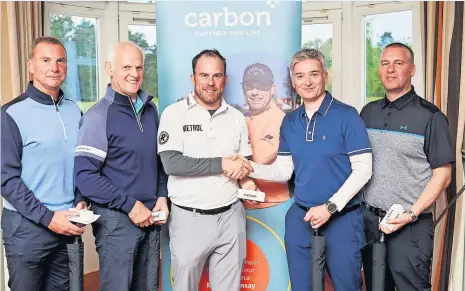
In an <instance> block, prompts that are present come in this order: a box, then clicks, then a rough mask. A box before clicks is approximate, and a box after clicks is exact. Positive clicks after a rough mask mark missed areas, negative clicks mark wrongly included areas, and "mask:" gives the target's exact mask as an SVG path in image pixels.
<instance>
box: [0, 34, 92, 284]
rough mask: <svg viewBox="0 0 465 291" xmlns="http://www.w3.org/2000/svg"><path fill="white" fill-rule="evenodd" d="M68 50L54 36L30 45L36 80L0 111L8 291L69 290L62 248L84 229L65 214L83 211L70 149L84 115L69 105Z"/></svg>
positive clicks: (3, 220)
mask: <svg viewBox="0 0 465 291" xmlns="http://www.w3.org/2000/svg"><path fill="white" fill-rule="evenodd" d="M66 64H67V63H66V50H65V47H64V46H63V43H62V42H61V41H60V40H58V39H56V38H53V37H48V36H46V37H39V38H37V39H36V40H34V42H33V44H32V48H31V53H30V56H29V60H28V69H29V72H30V73H32V74H33V80H32V82H30V83H29V85H28V87H27V89H26V92H24V93H23V94H22V95H21V96H19V97H17V98H15V99H13V100H12V101H10V102H8V103H7V104H5V105H3V106H2V113H1V115H2V122H1V125H2V131H1V137H2V147H1V148H2V158H1V167H2V196H3V203H4V208H3V213H2V230H3V233H2V238H3V243H4V245H5V253H6V258H7V266H8V272H9V275H10V278H9V281H8V286H9V287H10V289H11V291H26V290H27V291H39V290H41V291H52V290H57V291H63V290H68V288H69V265H68V264H69V259H68V253H67V250H66V244H67V243H71V242H72V241H73V236H75V235H81V234H82V233H83V231H84V230H83V229H82V228H80V227H77V226H76V225H73V224H72V223H71V222H70V221H69V219H68V216H70V215H74V214H75V213H73V212H71V211H69V208H71V207H73V200H74V205H76V208H77V209H83V208H86V207H87V205H86V202H84V201H83V199H82V197H81V196H77V197H75V195H74V186H73V158H74V154H73V152H74V146H75V144H76V138H77V134H78V126H79V119H80V118H81V110H79V108H78V107H77V105H76V103H74V102H73V101H71V100H69V99H67V98H66V97H65V96H64V94H63V91H62V90H60V86H61V84H63V82H64V81H65V78H66V67H67V66H66Z"/></svg>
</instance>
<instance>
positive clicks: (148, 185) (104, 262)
mask: <svg viewBox="0 0 465 291" xmlns="http://www.w3.org/2000/svg"><path fill="white" fill-rule="evenodd" d="M105 70H106V72H107V74H108V75H109V76H110V78H111V84H110V85H109V86H108V87H107V92H106V94H105V96H104V97H103V98H102V99H101V100H100V101H99V102H98V103H97V104H96V105H95V106H94V107H92V108H91V109H89V111H88V112H87V113H86V114H84V116H83V118H82V120H81V127H80V130H79V137H78V142H77V147H76V151H75V152H76V156H75V160H74V165H75V183H76V186H77V188H78V189H79V190H80V192H81V193H82V194H83V195H84V196H86V197H88V198H89V199H90V200H91V201H92V202H91V209H92V210H93V211H94V212H95V213H96V214H99V215H101V217H100V218H99V219H98V220H97V221H96V222H95V223H94V224H93V231H94V236H95V243H96V246H97V252H98V254H99V262H100V290H112V291H119V290H121V291H127V290H158V267H159V266H158V262H159V257H160V252H159V251H160V227H159V225H157V224H164V223H165V222H166V220H164V221H159V222H157V223H156V224H155V223H154V219H153V218H152V211H158V210H163V211H165V212H166V213H167V214H168V206H167V198H166V197H167V193H168V191H167V187H166V183H167V176H166V174H165V172H164V171H163V167H162V164H161V162H160V160H159V158H158V156H157V134H156V133H157V130H158V112H157V107H156V106H155V104H154V103H153V102H152V96H149V95H147V94H146V93H144V92H143V91H142V90H140V87H141V85H142V82H143V76H144V54H143V51H142V49H141V48H140V47H138V46H137V45H136V44H134V43H132V42H122V43H119V44H118V45H116V47H115V48H114V49H113V50H112V51H111V53H110V55H109V60H108V61H107V62H106V64H105Z"/></svg>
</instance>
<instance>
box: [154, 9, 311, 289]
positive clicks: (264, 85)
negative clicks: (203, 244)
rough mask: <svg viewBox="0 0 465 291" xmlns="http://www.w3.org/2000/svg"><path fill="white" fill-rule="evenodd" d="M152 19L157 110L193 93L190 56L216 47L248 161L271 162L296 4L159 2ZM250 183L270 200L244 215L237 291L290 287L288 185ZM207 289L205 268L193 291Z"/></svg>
mask: <svg viewBox="0 0 465 291" xmlns="http://www.w3.org/2000/svg"><path fill="white" fill-rule="evenodd" d="M156 19H157V43H158V47H157V66H158V96H159V105H160V111H162V110H163V109H164V108H166V107H167V106H168V105H170V104H172V103H174V102H176V101H178V100H181V99H183V98H185V97H186V96H187V95H188V94H189V92H190V91H192V89H193V85H192V83H191V79H190V75H191V74H192V58H193V57H194V56H195V55H196V54H197V53H199V52H200V51H201V50H203V49H210V48H215V49H217V50H219V51H220V53H221V54H222V55H223V56H224V57H225V58H226V61H227V75H228V81H227V84H226V88H225V92H224V99H225V100H226V102H227V103H229V104H230V105H232V106H234V107H235V108H237V109H239V110H240V111H242V112H243V113H244V115H245V117H244V118H245V119H246V121H247V125H248V129H249V134H250V141H251V145H252V151H253V157H252V158H253V160H254V161H256V162H259V163H263V164H267V163H272V162H273V161H274V159H275V158H276V153H277V150H278V145H279V127H280V125H281V122H282V120H283V118H284V115H285V113H286V112H289V111H291V110H293V109H294V108H295V106H296V105H295V95H294V91H293V90H292V86H291V83H290V80H289V72H288V64H289V61H290V58H291V56H292V54H293V53H294V52H295V51H297V50H298V49H299V48H300V44H301V19H302V3H301V2H300V1H195V2H193V1H192V2H191V1H157V2H156ZM225 130H227V129H225ZM256 183H257V186H258V188H259V189H260V190H261V191H263V192H265V193H266V196H267V201H268V202H267V203H262V204H261V205H260V206H258V207H254V209H248V210H247V258H246V262H245V264H244V269H243V273H242V280H241V286H242V288H241V290H243V291H245V290H257V291H284V290H290V281H289V273H288V269H287V261H286V253H285V247H284V218H285V215H286V212H287V210H288V209H289V207H290V205H291V204H292V203H293V199H292V198H291V197H290V196H291V195H290V194H289V190H288V185H287V184H276V183H269V182H265V181H256ZM198 235H202V234H198ZM162 240H163V241H162V260H163V265H162V288H163V291H171V290H172V287H173V279H172V270H171V264H170V251H169V237H168V233H167V228H166V227H164V229H163V234H162ZM186 244H189V242H186ZM208 290H211V287H210V284H209V282H208V267H206V268H205V271H204V273H203V275H202V278H201V282H200V286H199V291H208Z"/></svg>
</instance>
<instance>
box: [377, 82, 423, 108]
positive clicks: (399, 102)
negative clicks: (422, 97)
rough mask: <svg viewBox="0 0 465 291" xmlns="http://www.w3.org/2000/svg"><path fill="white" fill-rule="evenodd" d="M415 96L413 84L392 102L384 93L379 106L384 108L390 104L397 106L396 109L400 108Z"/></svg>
mask: <svg viewBox="0 0 465 291" xmlns="http://www.w3.org/2000/svg"><path fill="white" fill-rule="evenodd" d="M415 96H417V93H415V88H413V86H412V88H411V89H410V91H408V92H407V93H405V94H404V95H402V96H401V97H399V98H397V99H396V100H395V101H394V102H391V101H389V99H387V97H386V94H384V99H383V102H381V106H382V108H383V109H384V108H386V106H388V105H389V104H392V105H393V106H394V107H395V108H397V109H398V110H401V109H402V108H404V107H405V105H407V104H408V103H410V101H412V100H413V98H415Z"/></svg>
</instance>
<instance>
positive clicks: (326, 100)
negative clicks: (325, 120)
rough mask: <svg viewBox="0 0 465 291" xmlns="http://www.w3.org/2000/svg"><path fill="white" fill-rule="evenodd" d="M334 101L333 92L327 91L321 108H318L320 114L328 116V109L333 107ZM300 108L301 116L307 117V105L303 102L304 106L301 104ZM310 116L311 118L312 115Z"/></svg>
mask: <svg viewBox="0 0 465 291" xmlns="http://www.w3.org/2000/svg"><path fill="white" fill-rule="evenodd" d="M333 101H334V98H333V96H332V95H331V93H329V92H328V91H326V96H325V98H324V99H323V102H322V103H321V105H320V108H318V110H317V111H316V112H317V113H318V114H320V115H322V116H326V114H327V113H328V111H329V109H330V107H331V104H333ZM299 110H300V113H299V114H300V116H301V117H305V115H306V113H305V105H304V104H302V106H300V108H299ZM308 118H311V116H309V117H308Z"/></svg>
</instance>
